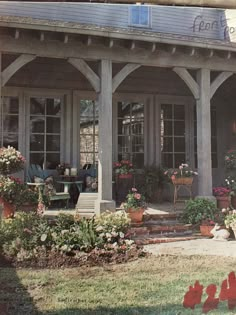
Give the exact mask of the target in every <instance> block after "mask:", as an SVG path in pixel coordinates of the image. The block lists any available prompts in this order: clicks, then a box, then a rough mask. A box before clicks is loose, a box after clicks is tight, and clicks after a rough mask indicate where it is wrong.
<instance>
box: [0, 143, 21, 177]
mask: <svg viewBox="0 0 236 315" xmlns="http://www.w3.org/2000/svg"><path fill="white" fill-rule="evenodd" d="M24 165H25V158H24V157H23V156H22V155H21V153H20V152H19V151H17V150H16V149H15V148H13V147H10V146H8V147H7V148H5V147H2V148H0V174H2V175H9V174H12V173H16V172H18V171H20V170H22V169H23V168H24Z"/></svg>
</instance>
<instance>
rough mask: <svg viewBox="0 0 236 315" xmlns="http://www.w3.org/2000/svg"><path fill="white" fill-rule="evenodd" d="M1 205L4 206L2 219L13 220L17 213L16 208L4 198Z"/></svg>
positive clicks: (0, 200)
mask: <svg viewBox="0 0 236 315" xmlns="http://www.w3.org/2000/svg"><path fill="white" fill-rule="evenodd" d="M0 204H1V205H3V210H2V217H3V218H5V219H7V218H12V217H13V216H14V213H15V206H14V205H13V204H12V203H9V202H7V201H6V200H4V199H2V198H0Z"/></svg>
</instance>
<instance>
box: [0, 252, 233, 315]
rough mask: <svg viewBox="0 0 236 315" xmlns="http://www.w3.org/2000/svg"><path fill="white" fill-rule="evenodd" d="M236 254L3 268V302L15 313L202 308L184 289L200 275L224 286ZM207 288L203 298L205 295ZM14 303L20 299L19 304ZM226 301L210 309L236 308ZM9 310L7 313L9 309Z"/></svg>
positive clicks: (141, 314) (136, 314) (170, 313)
mask: <svg viewBox="0 0 236 315" xmlns="http://www.w3.org/2000/svg"><path fill="white" fill-rule="evenodd" d="M235 269H236V259H233V258H223V257H211V256H208V257H201V256H190V257H184V256H160V257H154V256H152V257H148V258H142V259H139V260H137V261H134V262H130V263H127V264H124V265H112V266H110V265H106V266H105V267H92V268H91V267H90V268H89V267H81V268H71V269H59V270H45V269H44V270H32V269H17V270H15V269H10V268H1V269H0V285H1V287H0V314H1V315H2V313H1V307H2V309H4V306H5V304H6V303H11V304H12V306H11V313H10V314H14V315H15V314H19V315H21V314H22V315H23V314H45V315H47V314H48V315H51V314H58V315H67V314H78V315H80V314H81V315H92V314H95V315H108V314H109V315H131V314H132V315H154V314H155V315H157V314H158V315H159V314H160V315H176V314H201V308H200V307H197V308H196V310H194V311H191V310H186V309H184V308H183V306H182V301H183V297H184V294H185V293H186V291H187V290H188V287H189V286H190V285H193V284H194V283H195V281H196V280H199V281H200V283H201V284H203V285H204V287H206V286H207V285H208V284H210V283H214V284H216V285H217V287H218V291H217V295H218V293H219V288H220V284H221V282H222V280H224V279H226V278H227V275H228V273H229V272H231V271H236V270H235ZM205 298H206V294H205V293H204V297H203V299H202V302H204V301H205ZM13 304H14V305H13ZM235 313H236V310H235V311H234V312H230V311H228V309H227V304H226V302H220V304H219V308H218V310H215V311H212V312H210V313H209V314H217V315H222V314H223V315H224V314H225V315H227V314H235ZM3 314H4V313H3Z"/></svg>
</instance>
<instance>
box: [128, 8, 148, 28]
mask: <svg viewBox="0 0 236 315" xmlns="http://www.w3.org/2000/svg"><path fill="white" fill-rule="evenodd" d="M150 11H151V8H150V7H149V6H146V5H131V6H130V7H129V15H130V21H129V24H130V26H135V27H151V18H150Z"/></svg>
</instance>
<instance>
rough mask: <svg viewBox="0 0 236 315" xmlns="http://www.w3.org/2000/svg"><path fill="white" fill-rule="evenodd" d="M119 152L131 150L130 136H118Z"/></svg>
mask: <svg viewBox="0 0 236 315" xmlns="http://www.w3.org/2000/svg"><path fill="white" fill-rule="evenodd" d="M118 152H120V153H125V152H130V136H118Z"/></svg>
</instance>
